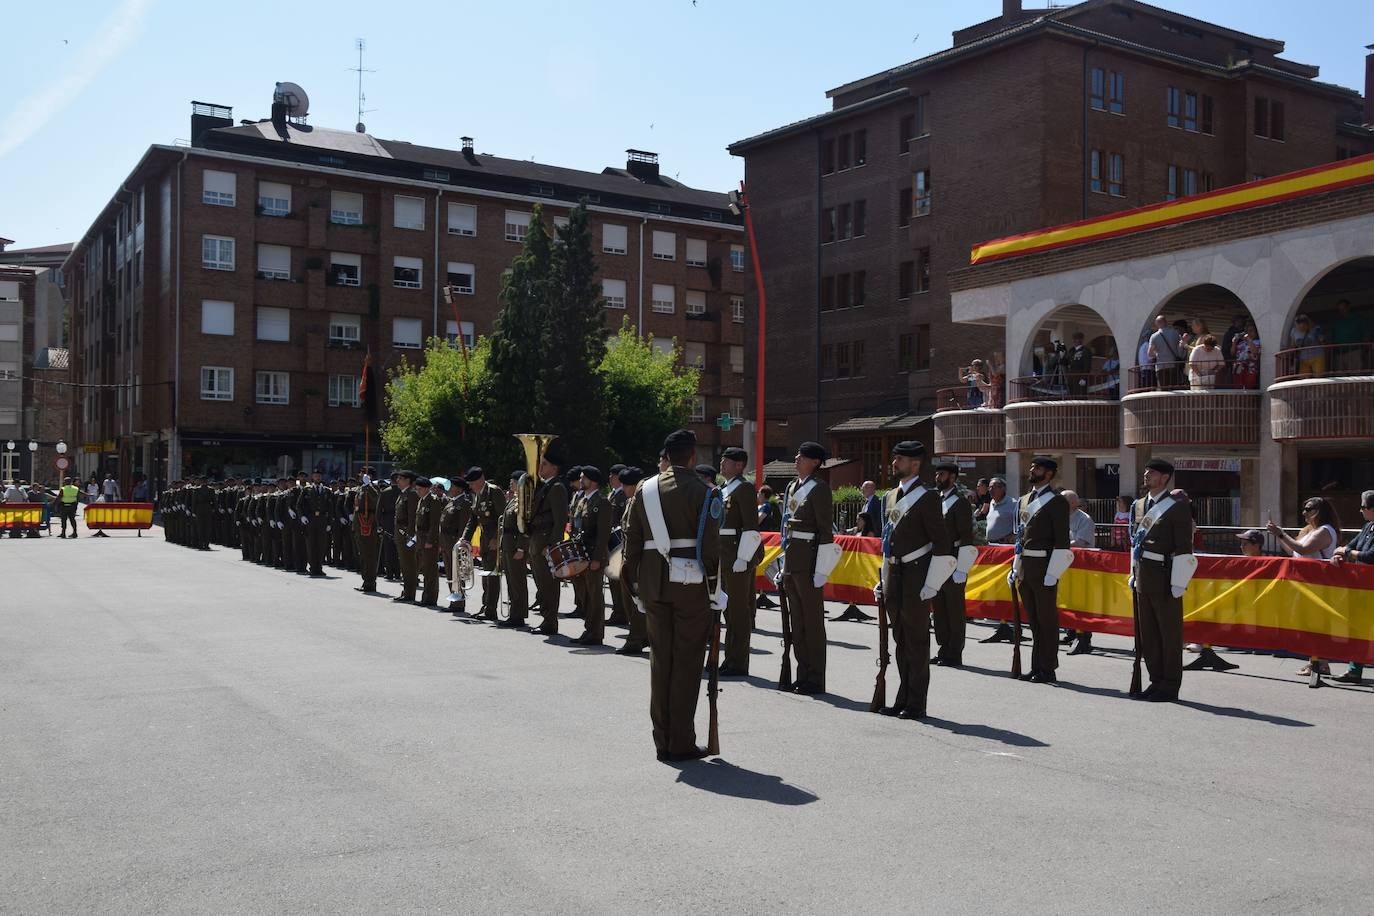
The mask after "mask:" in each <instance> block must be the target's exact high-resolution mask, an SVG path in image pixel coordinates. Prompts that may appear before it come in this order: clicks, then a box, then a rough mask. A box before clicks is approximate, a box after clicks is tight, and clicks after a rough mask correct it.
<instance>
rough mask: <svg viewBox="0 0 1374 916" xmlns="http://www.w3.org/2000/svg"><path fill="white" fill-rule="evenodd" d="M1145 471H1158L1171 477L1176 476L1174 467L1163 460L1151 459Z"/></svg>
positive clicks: (1146, 464) (1146, 463)
mask: <svg viewBox="0 0 1374 916" xmlns="http://www.w3.org/2000/svg"><path fill="white" fill-rule="evenodd" d="M1145 470H1147V471H1158V472H1159V473H1161V474H1168V475H1169V476H1170V477H1172V476H1173V475H1174V466H1173V465H1172V464H1171V463H1169V462H1168V461H1165V460H1164V459H1163V458H1151V459H1150V460H1149V461H1147V462H1145Z"/></svg>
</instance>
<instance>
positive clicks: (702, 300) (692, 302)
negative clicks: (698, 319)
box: [687, 289, 706, 315]
mask: <svg viewBox="0 0 1374 916" xmlns="http://www.w3.org/2000/svg"><path fill="white" fill-rule="evenodd" d="M687 314H688V315H705V314H706V293H705V292H703V291H702V290H699V289H689V290H687Z"/></svg>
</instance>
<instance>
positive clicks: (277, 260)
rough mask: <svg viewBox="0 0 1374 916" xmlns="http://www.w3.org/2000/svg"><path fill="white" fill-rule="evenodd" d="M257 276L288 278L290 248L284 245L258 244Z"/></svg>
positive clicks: (265, 278)
mask: <svg viewBox="0 0 1374 916" xmlns="http://www.w3.org/2000/svg"><path fill="white" fill-rule="evenodd" d="M258 276H259V277H261V278H262V279H264V280H290V279H291V249H290V248H288V247H286V246H285V245H259V246H258Z"/></svg>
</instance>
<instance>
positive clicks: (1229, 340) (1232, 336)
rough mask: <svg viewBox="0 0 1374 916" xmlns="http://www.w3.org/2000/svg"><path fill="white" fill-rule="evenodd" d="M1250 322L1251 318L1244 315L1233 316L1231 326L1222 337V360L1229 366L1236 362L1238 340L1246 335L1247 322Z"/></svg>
mask: <svg viewBox="0 0 1374 916" xmlns="http://www.w3.org/2000/svg"><path fill="white" fill-rule="evenodd" d="M1248 320H1249V316H1247V315H1244V314H1238V315H1232V316H1231V326H1230V327H1229V328H1227V329H1226V333H1224V334H1222V335H1221V358H1222V359H1224V360H1226V362H1227V363H1228V364H1229V363H1232V362H1235V359H1236V340H1237V339H1238V338H1239V337H1240V336H1241V335H1242V334H1244V333H1245V322H1246V321H1248Z"/></svg>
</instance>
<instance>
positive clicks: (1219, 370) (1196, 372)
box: [1126, 350, 1259, 394]
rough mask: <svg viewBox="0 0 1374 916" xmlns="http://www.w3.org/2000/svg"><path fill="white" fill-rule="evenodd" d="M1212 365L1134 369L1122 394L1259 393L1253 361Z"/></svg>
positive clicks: (1171, 364) (1182, 363)
mask: <svg viewBox="0 0 1374 916" xmlns="http://www.w3.org/2000/svg"><path fill="white" fill-rule="evenodd" d="M1215 352H1216V354H1217V356H1218V359H1217V360H1215V361H1198V362H1196V363H1190V362H1188V361H1187V360H1180V361H1178V362H1167V363H1151V364H1150V365H1148V366H1135V367H1133V368H1132V369H1131V370H1130V371H1129V372H1128V373H1127V376H1126V390H1127V391H1129V392H1130V393H1131V394H1136V393H1138V392H1142V391H1215V390H1217V389H1223V388H1224V389H1231V390H1240V391H1258V390H1259V362H1258V361H1257V360H1246V359H1240V360H1230V361H1227V360H1224V359H1220V356H1221V351H1220V350H1217V351H1215Z"/></svg>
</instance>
